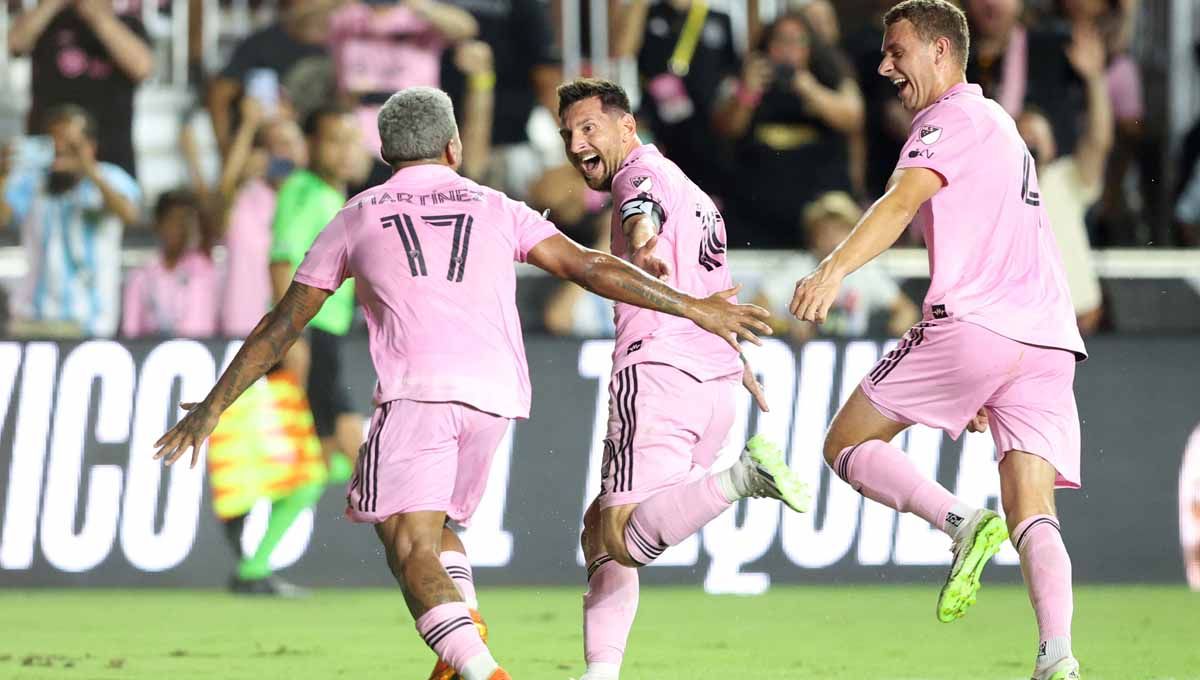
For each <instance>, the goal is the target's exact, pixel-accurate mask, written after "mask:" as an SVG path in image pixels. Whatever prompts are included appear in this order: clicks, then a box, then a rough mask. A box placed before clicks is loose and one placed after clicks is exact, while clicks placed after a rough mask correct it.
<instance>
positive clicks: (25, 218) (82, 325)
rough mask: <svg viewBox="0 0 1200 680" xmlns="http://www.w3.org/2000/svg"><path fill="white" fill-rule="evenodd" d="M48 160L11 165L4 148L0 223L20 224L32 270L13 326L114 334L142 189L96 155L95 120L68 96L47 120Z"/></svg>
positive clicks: (29, 331) (33, 331) (38, 331)
mask: <svg viewBox="0 0 1200 680" xmlns="http://www.w3.org/2000/svg"><path fill="white" fill-rule="evenodd" d="M44 127H45V129H46V130H47V131H48V132H49V136H50V138H51V139H52V140H53V144H54V154H53V159H52V160H51V161H50V163H49V165H48V166H47V167H28V166H27V167H25V168H20V169H18V170H17V171H16V172H11V173H10V168H9V165H10V163H9V154H8V153H4V154H0V185H3V187H4V193H3V200H0V224H6V225H7V224H11V225H14V226H17V227H19V228H20V230H21V242H22V245H23V246H24V249H25V257H26V261H27V262H28V265H29V273H28V274H27V275H26V277H25V280H24V282H23V284H22V286H21V290H20V291H19V292H18V294H17V296H16V298H14V300H13V303H14V304H13V309H12V316H13V326H12V327H11V328H10V331H12V332H13V333H14V334H19V335H39V336H46V335H62V336H83V337H111V336H112V335H113V334H114V333H116V330H117V320H118V316H119V315H118V308H119V299H120V279H121V233H122V231H123V230H124V228H125V227H127V226H133V225H136V224H137V223H138V221H139V219H140V217H141V215H140V213H141V210H140V205H141V200H142V194H141V190H140V189H139V188H138V185H137V182H136V181H134V179H133V177H131V176H130V175H129V173H127V172H125V171H124V170H122V169H121V167H120V166H118V165H115V164H112V163H105V162H102V161H98V160H97V159H96V151H97V135H98V129H97V124H96V120H95V119H94V118H93V117H92V116H91V115H90V114H89V113H88V112H87V111H85V110H84V109H82V108H80V107H78V106H75V105H72V104H64V105H62V106H59V107H56V108H54V109H51V110H50V111H49V113H48V114H47V117H46V120H45V122H44Z"/></svg>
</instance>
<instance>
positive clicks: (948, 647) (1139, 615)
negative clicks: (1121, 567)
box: [0, 585, 1200, 680]
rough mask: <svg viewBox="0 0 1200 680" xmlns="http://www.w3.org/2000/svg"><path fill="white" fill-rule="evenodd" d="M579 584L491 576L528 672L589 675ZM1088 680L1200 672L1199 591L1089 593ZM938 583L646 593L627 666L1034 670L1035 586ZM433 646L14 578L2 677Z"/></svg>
mask: <svg viewBox="0 0 1200 680" xmlns="http://www.w3.org/2000/svg"><path fill="white" fill-rule="evenodd" d="M580 593H581V589H580V588H557V589H533V588H529V589H493V590H487V589H485V590H483V591H482V593H481V599H482V601H483V611H484V615H485V616H486V617H487V619H488V623H489V624H490V625H491V628H492V649H493V652H494V653H495V655H496V657H497V659H499V660H500V661H501V663H503V664H504V665H505V666H506V667H507V668H508V669H509V671H510V672H512V673H513V676H514V678H516V680H543V679H545V680H566V678H568V677H579V675H580V673H581V672H582V661H581V659H582V642H581V635H580V624H579V608H580ZM1076 595H1077V602H1076V608H1075V639H1076V643H1075V651H1076V655H1077V656H1078V657H1079V658H1080V660H1081V661H1082V662H1083V669H1084V676H1083V677H1084V678H1086V679H1087V680H1147V679H1150V678H1155V679H1165V678H1174V679H1175V680H1183V679H1184V678H1187V679H1189V680H1193V679H1200V643H1198V642H1197V640H1198V639H1200V638H1198V637H1197V636H1198V634H1200V595H1197V594H1193V593H1189V592H1187V591H1186V590H1184V589H1183V588H1182V587H1088V588H1079V589H1078V590H1077V591H1076ZM936 598H937V588H936V587H933V586H917V587H899V586H878V587H875V586H872V587H858V586H856V587H853V588H851V587H841V588H818V587H791V588H783V587H777V588H774V589H772V590H771V592H770V593H769V594H767V595H765V596H762V597H713V596H707V595H704V594H703V593H702V592H700V591H699V590H698V589H695V588H655V589H646V590H645V591H644V592H643V593H642V599H641V609H640V611H639V613H638V620H637V623H636V624H635V625H634V630H633V635H632V639H631V643H630V645H629V650H628V654H627V656H626V663H625V667H624V672H623V674H622V678H623V680H676V679H678V680H684V679H687V680H692V679H694V678H764V679H772V680H773V679H777V678H797V679H800V678H805V679H807V678H855V679H864V680H883V679H888V680H901V679H904V680H917V679H933V678H964V679H965V678H969V679H971V680H992V679H995V680H1017V679H1020V680H1024V679H1026V678H1028V677H1029V671H1030V669H1031V664H1032V661H1033V650H1034V644H1035V642H1034V641H1035V637H1036V632H1035V628H1034V624H1033V617H1032V614H1031V612H1030V609H1029V603H1028V600H1027V599H1026V597H1025V593H1024V591H1023V590H1022V589H1020V588H1017V587H1009V586H987V585H985V586H984V589H983V591H982V592H981V593H980V597H979V604H978V605H976V607H975V608H973V609H972V610H971V611H970V612H969V613H968V615H967V616H966V617H965V618H964V619H962V620H960V621H957V622H955V623H952V624H942V623H938V622H937V621H936V620H935V618H934V602H935V600H936ZM432 662H433V655H432V653H431V652H429V651H428V650H427V649H426V648H425V647H424V646H423V645H422V644H421V642H420V640H419V638H418V637H417V635H416V633H415V632H414V630H413V626H412V620H411V618H410V617H409V615H408V614H407V612H406V611H405V610H404V605H403V602H402V600H401V598H400V597H399V595H398V593H397V592H395V591H378V590H341V591H321V592H319V593H317V594H316V595H315V596H314V597H313V598H311V599H308V600H303V601H276V600H261V599H239V598H234V597H232V596H229V595H226V594H224V593H220V592H216V591H152V592H148V591H63V590H58V591H0V678H5V679H8V678H11V679H13V680H18V679H20V680H25V679H29V680H34V679H42V678H87V679H88V680H91V679H98V680H99V679H107V678H121V679H124V680H141V679H149V678H153V679H155V680H175V679H187V678H204V679H205V680H235V679H239V678H247V679H254V680H259V679H274V678H289V679H293V678H322V679H325V678H342V677H345V678H356V679H357V678H370V679H372V680H374V679H376V678H379V679H385V678H386V679H388V680H391V679H395V680H424V678H426V676H427V673H428V671H429V669H430V667H431V666H432Z"/></svg>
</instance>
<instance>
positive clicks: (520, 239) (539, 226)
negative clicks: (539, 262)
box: [504, 198, 562, 262]
mask: <svg viewBox="0 0 1200 680" xmlns="http://www.w3.org/2000/svg"><path fill="white" fill-rule="evenodd" d="M504 200H505V202H506V203H507V207H508V209H509V211H510V212H511V214H512V220H513V235H514V237H515V244H516V250H515V251H514V253H513V259H514V260H516V261H517V262H524V261H525V259H526V258H528V257H529V251H531V250H533V249H534V247H535V246H537V244H539V243H541V242H542V241H545V240H546V239H548V238H550V237H551V236H557V235H558V234H561V233H562V232H560V231H559V230H558V227H556V226H554V223H553V222H551V221H550V220H548V219H546V218H545V217H542V216H541V215H540V214H539V213H538V212H537V211H535V210H533V209H532V208H530V207H529V206H527V205H525V204H524V203H521V202H520V201H514V200H511V199H507V198H506V199H504Z"/></svg>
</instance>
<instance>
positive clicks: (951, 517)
mask: <svg viewBox="0 0 1200 680" xmlns="http://www.w3.org/2000/svg"><path fill="white" fill-rule="evenodd" d="M963 519H965V518H963V517H959V516H958V515H956V514H954V513H953V512H947V513H946V521H947V522H949V523H950V526H953V527H960V526H962V523H963ZM1042 653H1043V654H1045V653H1046V643H1044V642H1043V643H1042Z"/></svg>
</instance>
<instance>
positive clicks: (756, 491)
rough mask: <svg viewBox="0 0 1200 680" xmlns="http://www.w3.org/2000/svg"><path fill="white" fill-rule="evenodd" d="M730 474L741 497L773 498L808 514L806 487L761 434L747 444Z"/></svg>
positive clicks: (776, 448)
mask: <svg viewBox="0 0 1200 680" xmlns="http://www.w3.org/2000/svg"><path fill="white" fill-rule="evenodd" d="M730 472H731V477H732V479H733V482H734V486H735V487H736V488H737V491H738V495H740V496H741V497H742V498H774V499H775V500H780V501H783V502H784V503H786V504H787V506H788V507H789V508H791V509H793V510H795V511H796V512H808V509H809V507H810V506H811V505H812V491H811V490H810V489H809V488H808V484H805V483H804V482H803V481H802V480H801V479H800V477H799V475H797V474H796V473H795V472H793V471H792V469H791V468H790V467H788V464H787V460H786V459H784V457H783V451H781V450H780V449H779V447H778V446H776V445H775V444H773V443H772V442H771V441H769V440H768V439H767V438H766V437H763V436H762V435H757V436H755V437H753V438H752V439H751V440H750V441H748V442H746V448H745V449H743V450H742V456H741V458H739V459H738V462H736V463H734V464H733V467H732V468H731V469H730Z"/></svg>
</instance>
